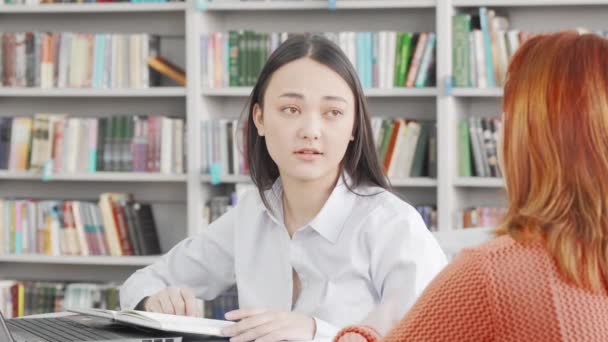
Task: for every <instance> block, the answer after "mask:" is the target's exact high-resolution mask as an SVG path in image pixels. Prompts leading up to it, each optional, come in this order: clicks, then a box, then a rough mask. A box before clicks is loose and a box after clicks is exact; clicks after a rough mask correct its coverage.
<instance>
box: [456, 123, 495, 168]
mask: <svg viewBox="0 0 608 342" xmlns="http://www.w3.org/2000/svg"><path fill="white" fill-rule="evenodd" d="M501 126H502V121H501V120H500V118H489V117H484V118H480V117H475V116H471V117H469V118H468V119H463V120H461V121H460V123H459V126H458V153H459V162H458V173H459V175H460V176H461V177H471V176H477V177H502V173H501V171H500V167H499V165H498V139H499V133H500V131H501Z"/></svg>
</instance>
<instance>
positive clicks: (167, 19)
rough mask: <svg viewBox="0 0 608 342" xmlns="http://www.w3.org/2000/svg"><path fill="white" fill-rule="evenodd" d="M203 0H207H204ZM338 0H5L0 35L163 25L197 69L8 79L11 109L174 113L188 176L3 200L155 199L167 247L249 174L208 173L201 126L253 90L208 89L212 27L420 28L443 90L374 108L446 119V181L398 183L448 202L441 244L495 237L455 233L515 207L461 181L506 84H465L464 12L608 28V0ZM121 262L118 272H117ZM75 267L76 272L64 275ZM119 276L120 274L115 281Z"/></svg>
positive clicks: (19, 189)
mask: <svg viewBox="0 0 608 342" xmlns="http://www.w3.org/2000/svg"><path fill="white" fill-rule="evenodd" d="M201 1H202V0H201ZM328 6H329V4H328V2H327V1H321V0H302V1H285V2H282V1H251V2H241V1H235V0H227V1H224V0H214V1H211V2H205V1H203V2H197V1H195V0H188V1H187V2H186V3H154V4H132V3H116V4H52V5H38V6H16V5H14V6H8V5H4V6H3V5H0V32H2V31H3V32H6V31H43V30H55V31H75V32H106V31H107V32H117V33H135V32H142V31H143V32H152V33H157V34H160V35H161V36H162V37H163V42H162V43H161V47H162V51H161V54H162V55H164V56H167V57H168V58H169V59H170V60H171V61H175V62H176V64H178V65H180V66H181V67H183V68H184V69H186V70H187V81H188V85H187V86H186V87H176V86H175V85H174V84H173V83H170V82H166V83H165V84H164V87H159V88H150V89H103V90H96V89H30V88H2V87H0V103H2V106H1V107H0V108H2V109H0V115H17V114H19V115H26V114H30V115H32V114H34V113H36V112H43V111H47V112H49V111H50V112H67V113H72V114H75V115H81V114H84V115H85V116H95V117H97V116H104V115H109V114H112V113H121V112H122V113H125V112H137V113H158V112H159V111H160V112H161V113H168V114H177V115H181V116H183V117H185V119H186V122H187V133H186V134H187V139H188V144H187V156H188V158H187V167H186V170H187V172H186V173H185V174H183V175H162V174H142V173H112V172H108V173H99V174H57V175H53V177H52V179H51V180H50V181H42V178H41V176H40V175H39V174H33V173H14V172H0V193H1V194H2V197H37V198H69V199H88V200H96V199H97V198H98V196H99V193H100V192H105V191H128V192H132V193H133V194H134V195H135V197H136V198H137V199H138V200H141V201H149V202H152V203H153V205H154V210H155V218H156V219H157V225H158V227H159V234H160V240H161V247H162V249H163V251H167V250H168V249H169V248H170V247H171V246H173V245H174V244H175V243H176V242H178V241H180V240H181V239H183V238H185V237H187V236H191V235H193V234H195V233H196V232H197V231H199V229H201V227H202V226H203V225H202V215H201V212H202V207H203V205H204V204H205V202H206V201H207V200H208V199H209V198H210V197H211V196H214V195H217V194H225V193H226V192H227V191H230V190H232V189H233V188H234V187H235V185H236V184H239V183H250V180H249V178H248V177H246V176H225V177H222V178H221V183H222V184H221V185H220V186H217V185H213V184H211V177H210V176H209V175H202V174H200V164H201V163H200V156H201V133H200V122H201V120H206V119H219V118H232V119H235V118H238V117H239V116H240V114H241V111H242V110H243V106H244V104H245V100H246V98H247V97H248V96H249V93H250V91H251V88H250V87H238V88H203V87H202V85H201V65H200V61H201V49H200V35H201V34H203V33H210V32H215V31H228V30H231V29H252V30H256V31H261V32H274V31H288V32H303V31H310V30H311V22H314V24H315V25H314V28H315V30H316V31H334V32H336V31H381V30H395V31H410V32H421V31H426V32H435V33H436V34H437V48H436V59H437V70H436V73H437V76H436V77H437V86H436V87H432V88H400V89H381V88H372V89H366V90H365V92H366V94H367V96H368V98H369V104H370V109H371V111H372V113H374V115H377V116H386V115H391V116H400V117H407V118H412V119H420V120H436V122H437V139H438V140H437V144H438V145H437V147H438V175H437V178H436V179H430V178H405V179H392V180H391V182H392V184H393V186H394V187H395V189H396V192H398V193H399V195H402V196H404V197H405V198H407V199H408V201H410V202H411V203H412V204H415V205H418V204H420V205H422V204H434V205H436V206H437V214H438V224H439V232H436V233H435V236H436V237H437V239H438V240H439V241H440V243H441V245H442V246H443V247H444V249H446V251H448V253H454V252H456V251H457V250H459V249H460V248H462V247H465V246H470V245H473V244H476V243H479V242H481V241H483V240H485V239H488V238H489V237H490V231H491V228H479V229H467V230H455V229H453V228H454V227H455V226H456V224H455V222H456V220H457V213H458V211H460V210H462V209H464V208H467V207H471V206H483V205H489V206H504V204H505V197H504V189H503V187H504V182H503V180H502V179H497V178H478V177H468V178H466V177H459V175H458V167H457V165H458V147H457V146H458V144H457V142H458V139H457V138H458V122H459V120H460V119H463V118H468V117H470V116H497V115H499V114H500V101H501V97H502V89H500V88H487V89H477V88H453V87H450V86H449V84H448V82H446V80H448V79H449V77H450V75H451V74H452V63H451V61H452V42H451V37H452V28H451V22H452V17H451V16H452V15H453V14H454V13H456V12H457V11H460V10H472V9H474V8H475V7H479V6H487V7H490V8H495V9H496V10H497V11H498V12H499V13H500V14H501V15H504V16H507V17H508V18H509V20H510V23H511V27H512V28H518V29H523V30H530V31H541V30H543V29H548V30H554V29H563V28H572V27H577V26H588V27H590V28H592V29H595V28H597V29H608V24H606V22H605V17H606V15H607V14H608V0H581V1H576V0H537V1H524V0H510V1H508V0H407V1H406V0H336V6H335V9H329V8H328ZM153 260H154V257H150V258H149V257H143V258H134V257H133V258H132V257H121V258H111V257H95V258H90V257H72V256H69V257H67V256H66V257H42V256H2V257H0V274H3V276H4V275H6V277H18V276H23V277H26V278H28V274H29V275H30V276H29V277H30V278H31V274H36V275H37V277H38V278H39V279H61V278H59V277H61V276H66V274H68V273H66V272H68V271H69V274H70V275H72V276H71V277H67V276H66V278H65V279H68V278H71V279H73V278H78V279H79V280H91V281H92V280H101V278H103V279H113V280H118V281H120V280H123V279H124V277H126V276H128V274H130V272H132V271H133V270H135V269H136V268H139V267H142V266H145V265H147V264H149V263H151V262H153ZM113 268H115V269H116V272H114V273H113V272H112V271H109V270H111V269H113ZM64 271H65V272H64ZM113 277H114V278H113Z"/></svg>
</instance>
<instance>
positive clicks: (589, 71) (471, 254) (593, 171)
mask: <svg viewBox="0 0 608 342" xmlns="http://www.w3.org/2000/svg"><path fill="white" fill-rule="evenodd" d="M503 112H504V114H503V129H504V131H503V139H502V146H501V147H500V154H501V164H502V165H501V166H502V171H503V174H504V175H505V181H506V190H507V197H508V213H507V215H506V217H505V220H504V222H503V224H502V226H501V227H500V228H499V230H498V234H499V235H501V236H500V237H498V238H496V239H494V240H492V241H490V242H488V243H485V244H483V245H481V246H479V247H477V248H472V249H468V250H465V251H463V252H462V253H461V254H460V255H459V256H458V257H456V259H455V260H454V261H453V262H452V263H451V264H450V265H449V266H448V267H446V268H445V269H444V270H443V272H441V273H440V274H439V275H438V276H437V277H436V278H435V279H434V280H433V281H432V282H431V284H430V285H429V286H428V287H427V289H426V290H425V291H424V292H423V293H422V295H421V297H420V298H419V299H418V301H417V302H416V304H414V306H413V307H412V309H411V310H410V311H409V312H408V313H407V314H406V316H405V317H404V318H403V319H402V320H401V322H399V323H398V324H397V326H395V327H394V329H393V330H392V331H391V332H390V333H389V334H388V335H387V336H386V338H385V339H384V341H425V342H429V341H608V292H607V290H608V40H605V39H602V38H600V37H597V36H594V35H578V34H577V33H574V32H563V33H556V34H550V35H544V36H538V37H535V38H533V39H531V40H529V41H528V42H527V43H525V44H524V45H523V46H522V47H521V48H520V49H519V51H518V52H517V53H516V55H515V56H514V58H513V61H512V62H511V64H510V66H509V70H508V75H507V83H506V86H505V92H504V104H503ZM376 339H379V336H378V334H377V333H376V332H375V331H374V330H373V329H371V328H368V327H366V326H354V327H349V328H345V329H343V330H342V331H341V332H340V334H338V336H337V337H336V340H338V341H340V342H347V341H361V340H368V341H374V340H376Z"/></svg>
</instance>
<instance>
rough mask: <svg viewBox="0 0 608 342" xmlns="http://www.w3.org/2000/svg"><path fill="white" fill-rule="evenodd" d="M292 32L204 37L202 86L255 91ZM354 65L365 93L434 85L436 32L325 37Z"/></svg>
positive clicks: (332, 35) (220, 33) (354, 33)
mask: <svg viewBox="0 0 608 342" xmlns="http://www.w3.org/2000/svg"><path fill="white" fill-rule="evenodd" d="M291 35H293V33H286V32H272V33H262V32H254V31H248V30H243V31H229V32H213V33H209V34H207V35H203V36H202V37H201V59H202V61H201V65H202V68H201V73H202V74H201V79H202V86H203V87H209V88H222V87H234V86H252V85H254V84H255V81H256V79H257V76H258V74H259V73H260V71H261V70H262V67H263V66H264V63H265V62H266V59H267V58H268V56H269V55H270V54H271V53H272V52H273V51H274V50H275V49H276V48H277V47H278V46H279V45H280V44H281V43H282V42H284V41H285V40H286V39H287V38H289V36H291ZM322 35H324V36H325V37H327V38H328V39H330V40H331V41H333V42H334V43H336V44H338V45H339V46H340V47H341V48H342V50H343V51H344V52H345V53H346V55H347V56H348V58H349V59H350V61H351V62H352V64H353V65H354V66H355V68H356V70H357V73H358V74H359V79H360V80H361V84H362V86H363V87H365V88H372V87H373V88H396V87H427V86H432V85H434V84H435V45H436V44H435V41H436V36H435V33H432V32H428V33H427V32H421V33H411V32H395V31H380V32H338V33H333V32H325V33H322Z"/></svg>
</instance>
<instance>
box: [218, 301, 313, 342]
mask: <svg viewBox="0 0 608 342" xmlns="http://www.w3.org/2000/svg"><path fill="white" fill-rule="evenodd" d="M226 319H227V320H231V321H236V320H240V322H238V323H236V324H234V325H231V326H229V327H227V328H224V330H223V331H222V333H223V334H224V336H228V337H231V339H230V342H247V341H258V342H273V341H282V340H312V339H313V338H314V336H315V331H316V323H315V320H314V319H313V318H312V317H310V316H306V315H303V314H299V313H296V312H285V311H274V310H266V309H240V310H234V311H230V312H228V313H226Z"/></svg>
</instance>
